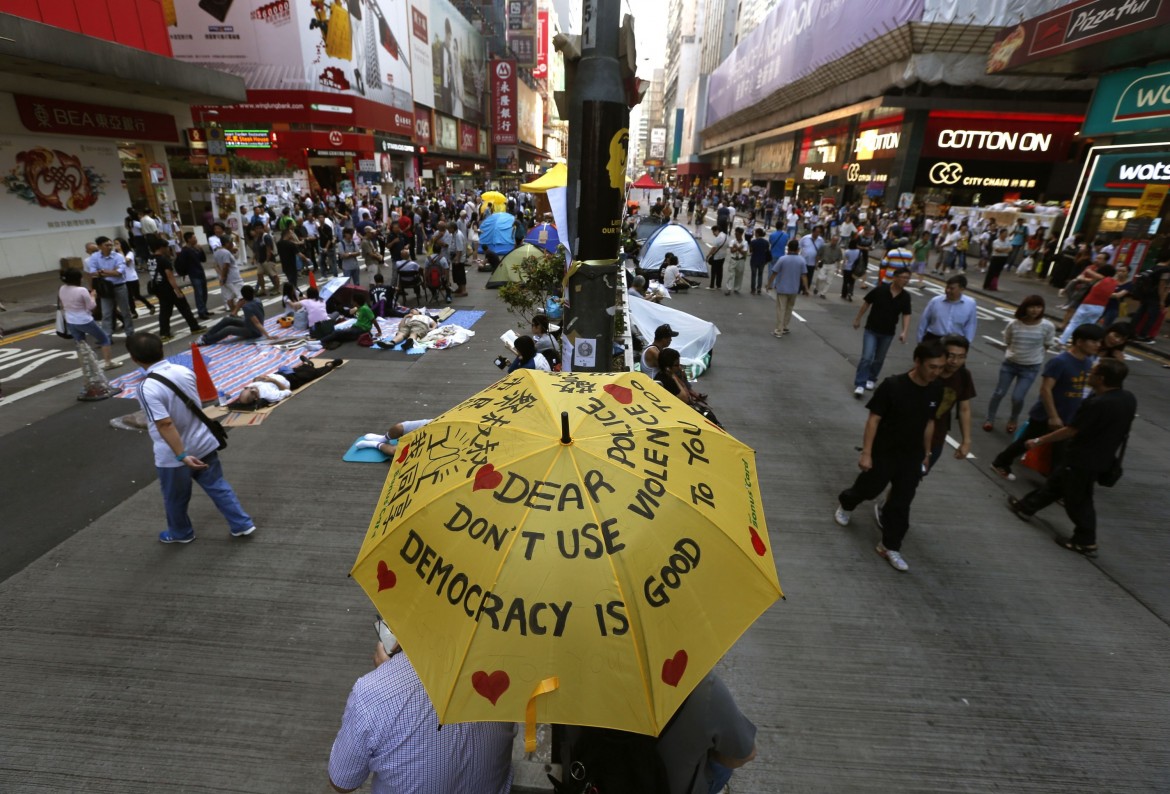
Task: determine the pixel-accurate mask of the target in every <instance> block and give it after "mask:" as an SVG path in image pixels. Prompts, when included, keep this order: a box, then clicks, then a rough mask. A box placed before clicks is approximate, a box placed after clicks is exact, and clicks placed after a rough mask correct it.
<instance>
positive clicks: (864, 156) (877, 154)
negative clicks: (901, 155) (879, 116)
mask: <svg viewBox="0 0 1170 794" xmlns="http://www.w3.org/2000/svg"><path fill="white" fill-rule="evenodd" d="M901 145H902V121H901V118H900V117H899V119H898V120H897V122H896V123H889V122H887V123H886V124H883V125H881V126H872V127H869V128H867V129H862V130H861V131H860V132H858V133H857V137H855V138H854V139H853V149H852V152H853V154H852V156H853V159H855V160H874V159H880V158H888V157H894V156H896V155H897V154H898V147H899V146H901Z"/></svg>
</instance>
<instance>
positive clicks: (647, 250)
mask: <svg viewBox="0 0 1170 794" xmlns="http://www.w3.org/2000/svg"><path fill="white" fill-rule="evenodd" d="M668 252H671V253H673V254H674V255H675V256H677V257H678V269H679V271H680V272H681V273H683V274H684V275H687V276H706V275H707V272H708V271H707V259H706V257H705V256H703V249H702V248H700V247H699V241H698V240H696V239H695V236H694V235H693V234H691V233H690V231H688V230H687V228H686V227H685V226H681V225H679V224H677V223H668V224H666V225H664V226H662V227H661V228H659V229H658V231H656V232H654V234H652V235H650V238H649V239H648V240H646V244H645V245H644V246H642V255H641V257H640V261H639V265H638V266H639V267H640V268H641V269H642V270H658V269H659V268H661V267H662V260H663V259H664V258H665V256H666V254H667V253H668Z"/></svg>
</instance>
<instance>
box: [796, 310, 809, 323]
mask: <svg viewBox="0 0 1170 794" xmlns="http://www.w3.org/2000/svg"><path fill="white" fill-rule="evenodd" d="M792 316H793V317H795V318H796V319H798V320H800V321H801V322H802V323H807V322H808V320H806V319H804V318H803V317H801V316H800V315H799V314H797V313H796V312H793V313H792Z"/></svg>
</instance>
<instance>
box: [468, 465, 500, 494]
mask: <svg viewBox="0 0 1170 794" xmlns="http://www.w3.org/2000/svg"><path fill="white" fill-rule="evenodd" d="M503 481H504V475H502V474H500V473H499V472H498V471H496V467H495V466H493V465H492V464H490V463H485V464H484V465H482V466H480V467H479V471H477V472H476V473H475V485H473V486H472V488H471V490H472V491H478V490H481V489H483V488H486V489H488V490H489V491H494V490H496V488H498V487H499V486H500V483H502V482H503Z"/></svg>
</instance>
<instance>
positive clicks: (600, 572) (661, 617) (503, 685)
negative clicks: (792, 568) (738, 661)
mask: <svg viewBox="0 0 1170 794" xmlns="http://www.w3.org/2000/svg"><path fill="white" fill-rule="evenodd" d="M578 349H579V348H578ZM352 576H353V577H354V579H355V580H356V581H357V582H358V583H359V584H360V585H361V587H362V588H363V589H364V590H365V591H366V593H367V594H368V595H369V597H370V598H371V599H372V600H373V602H374V604H375V606H376V607H377V608H378V611H379V612H380V613H381V615H382V616H383V617H384V618H385V619H386V621H387V623H388V624H389V625H390V627H391V629H392V630H393V631H394V633H395V634H396V635H397V636H398V638H399V640H400V641H401V643H402V647H403V649H404V650H405V651H406V653H407V654H408V655H409V656H410V659H411V663H412V664H413V665H414V667H415V669H416V670H417V671H418V675H419V678H420V679H421V680H422V683H423V686H424V687H425V688H426V690H427V694H428V695H429V696H430V698H431V702H432V703H433V704H434V706H435V711H436V712H437V713H438V715H439V720H440V722H443V723H449V722H466V721H471V722H476V721H489V722H495V721H507V722H511V721H517V722H519V721H525V723H526V725H527V726H528V727H531V726H532V725H533V724H534V722H536V721H539V722H553V723H564V724H571V725H593V726H599V727H610V728H618V729H621V730H627V731H635V732H638V733H643V734H651V735H657V734H658V733H659V732H660V731H661V730H662V728H663V727H664V726H665V725H666V723H667V721H668V720H669V719H670V717H671V715H673V714H674V712H675V711H676V710H677V709H678V707H679V705H681V703H682V701H683V700H684V699H685V698H686V696H687V695H688V694H689V693H690V691H691V690H692V689H693V688H694V687H695V686H696V685H697V684H698V683H699V681H701V680H702V679H703V677H704V676H705V675H706V674H707V673H708V672H709V671H710V670H711V668H712V667H713V665H714V664H715V663H716V661H718V659H719V658H720V657H721V656H722V655H723V654H724V653H725V652H726V651H727V649H728V648H730V647H731V645H732V644H733V643H734V642H735V641H736V639H737V638H738V637H739V636H740V635H741V634H742V633H743V632H744V631H745V630H746V629H747V628H748V626H750V625H751V624H752V622H753V621H754V620H755V619H756V618H757V617H759V615H760V614H762V613H763V612H764V610H766V609H767V608H768V607H769V606H770V605H771V604H772V603H773V602H774V601H775V600H776V599H777V598H778V597H779V596H780V595H781V592H780V585H779V582H778V580H777V576H776V566H775V562H774V560H773V558H772V553H771V550H770V544H769V536H768V532H767V529H766V527H765V525H764V513H763V505H762V503H761V500H760V489H759V485H758V482H757V476H756V470H755V454H754V452H753V451H752V450H751V449H750V448H749V447H748V446H747V445H745V444H743V443H741V442H739V441H737V440H736V439H735V438H733V437H731V436H730V435H728V434H727V433H725V432H724V431H723V430H721V429H719V428H718V427H716V426H715V425H713V424H710V423H709V422H707V421H706V420H705V419H703V418H702V417H701V416H700V415H699V414H698V413H696V412H695V410H694V409H692V408H690V407H689V406H687V405H685V404H683V403H682V402H680V401H678V400H677V399H675V398H674V397H672V396H670V394H669V393H668V392H667V391H666V390H665V389H664V388H662V387H661V386H660V385H659V384H657V383H655V382H654V381H651V380H650V379H649V378H647V377H646V376H645V375H643V374H641V373H636V372H625V373H618V374H610V373H545V372H536V371H534V370H518V371H517V372H515V373H513V374H511V375H508V376H506V377H504V378H503V379H501V380H500V381H498V382H497V383H495V384H494V385H492V386H490V387H489V388H487V389H485V390H483V391H481V392H479V393H478V394H475V395H473V396H472V397H471V398H469V399H467V400H465V401H464V402H463V403H461V404H459V405H457V406H455V407H454V408H452V409H451V410H450V411H448V412H446V413H444V414H442V415H441V416H439V417H437V418H436V419H435V420H434V421H432V422H431V423H430V424H428V425H426V426H425V427H423V428H421V429H420V430H417V431H415V432H414V433H411V434H409V435H406V436H404V437H403V438H402V439H400V440H399V442H398V455H397V457H395V458H394V460H393V462H392V463H391V467H390V471H389V474H388V475H387V478H386V484H385V486H384V488H383V490H382V495H381V498H380V499H379V500H378V505H377V508H376V511H375V513H374V517H373V520H372V521H371V523H370V527H369V531H368V532H367V534H366V537H365V540H364V542H363V543H362V548H361V551H360V553H359V554H358V558H357V561H356V563H355V564H354V566H353V571H352Z"/></svg>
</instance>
